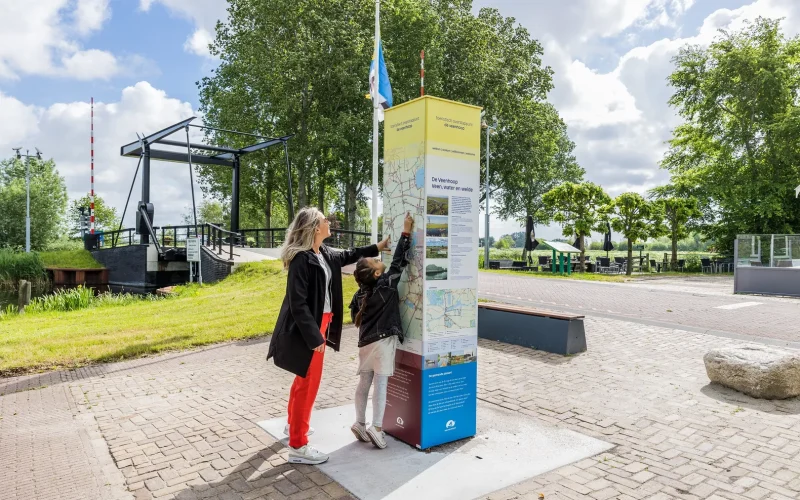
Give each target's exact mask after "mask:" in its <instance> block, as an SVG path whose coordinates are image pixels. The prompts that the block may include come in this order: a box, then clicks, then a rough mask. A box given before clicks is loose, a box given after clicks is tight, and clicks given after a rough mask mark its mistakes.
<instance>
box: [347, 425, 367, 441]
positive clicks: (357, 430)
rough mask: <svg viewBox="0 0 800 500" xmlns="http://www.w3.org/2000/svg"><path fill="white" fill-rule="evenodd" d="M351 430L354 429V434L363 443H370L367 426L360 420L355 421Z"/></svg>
mask: <svg viewBox="0 0 800 500" xmlns="http://www.w3.org/2000/svg"><path fill="white" fill-rule="evenodd" d="M350 430H351V431H353V435H354V436H355V437H356V439H358V440H359V441H361V442H362V443H369V441H370V439H369V435H368V434H367V426H366V425H364V424H359V423H358V422H356V423H354V424H353V426H352V427H350Z"/></svg>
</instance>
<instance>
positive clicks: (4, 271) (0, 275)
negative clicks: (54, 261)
mask: <svg viewBox="0 0 800 500" xmlns="http://www.w3.org/2000/svg"><path fill="white" fill-rule="evenodd" d="M45 279H47V274H46V273H45V269H44V263H43V262H42V259H41V257H39V254H37V253H36V252H30V253H25V252H15V251H13V250H8V249H0V284H2V285H5V286H8V285H11V286H16V284H17V282H19V280H28V281H31V282H35V283H38V282H42V281H44V280H45Z"/></svg>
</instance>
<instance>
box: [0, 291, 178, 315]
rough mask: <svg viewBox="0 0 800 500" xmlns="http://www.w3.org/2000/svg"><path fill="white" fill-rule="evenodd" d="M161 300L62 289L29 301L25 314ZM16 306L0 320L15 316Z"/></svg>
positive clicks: (144, 296)
mask: <svg viewBox="0 0 800 500" xmlns="http://www.w3.org/2000/svg"><path fill="white" fill-rule="evenodd" d="M158 300H163V297H159V296H156V295H134V294H131V293H121V294H113V293H108V292H106V293H101V294H99V295H95V292H94V289H92V288H86V287H83V286H78V287H76V288H64V289H60V290H56V291H55V292H53V293H51V294H48V295H42V296H41V297H36V298H34V299H31V303H30V305H29V306H28V307H26V308H25V312H26V314H31V313H33V314H35V313H43V312H54V311H56V312H67V311H76V310H78V309H86V308H87V307H106V306H124V305H128V304H133V303H137V302H142V301H158ZM16 312H17V308H16V306H14V305H13V304H12V305H9V306H8V307H7V308H6V311H5V313H4V314H2V313H0V318H2V317H3V316H5V317H6V318H7V317H8V316H10V315H12V314H16Z"/></svg>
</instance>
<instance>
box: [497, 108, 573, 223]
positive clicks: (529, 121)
mask: <svg viewBox="0 0 800 500" xmlns="http://www.w3.org/2000/svg"><path fill="white" fill-rule="evenodd" d="M495 143H497V147H498V150H497V151H496V152H495V154H493V155H492V158H491V164H490V171H491V170H492V169H495V168H497V167H498V166H499V167H500V168H499V173H498V174H497V179H496V181H495V182H496V183H497V186H498V187H497V189H498V190H499V193H498V194H497V195H495V200H496V201H497V202H498V203H499V209H498V216H499V217H500V218H502V219H504V220H507V219H511V218H513V219H516V220H517V221H518V222H519V223H520V224H523V225H524V224H525V220H526V219H527V217H528V216H530V217H532V218H533V224H534V226H537V225H544V224H548V223H550V221H551V220H552V217H553V214H552V212H550V211H548V210H547V208H546V206H545V204H544V202H543V199H542V197H543V196H544V194H545V193H547V192H548V191H550V190H551V189H553V188H555V187H556V186H558V185H560V184H561V183H563V182H580V181H581V180H582V179H583V175H584V170H583V168H581V167H580V166H579V165H578V163H577V161H576V160H575V156H574V155H573V154H572V151H573V149H574V148H575V144H574V143H573V142H572V141H571V140H570V139H569V136H568V135H567V126H566V124H564V122H563V121H562V120H561V118H560V117H559V116H558V113H557V111H556V110H555V108H554V107H553V106H552V105H551V104H549V103H531V104H530V105H529V106H527V108H525V110H524V111H523V112H522V114H521V115H519V116H517V117H515V118H514V119H513V120H512V121H511V123H509V124H507V125H506V126H503V127H502V128H501V129H500V133H498V134H497V138H496V139H494V138H493V139H492V148H491V149H492V150H495V147H496V146H495ZM512 144H513V146H512Z"/></svg>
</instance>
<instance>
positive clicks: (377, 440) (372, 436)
mask: <svg viewBox="0 0 800 500" xmlns="http://www.w3.org/2000/svg"><path fill="white" fill-rule="evenodd" d="M367 436H369V440H370V441H372V444H374V445H375V446H376V447H377V448H380V449H381V450H382V449H384V448H386V434H385V433H384V432H383V431H379V430H378V429H376V428H375V426H374V425H370V426H369V427H367Z"/></svg>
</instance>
